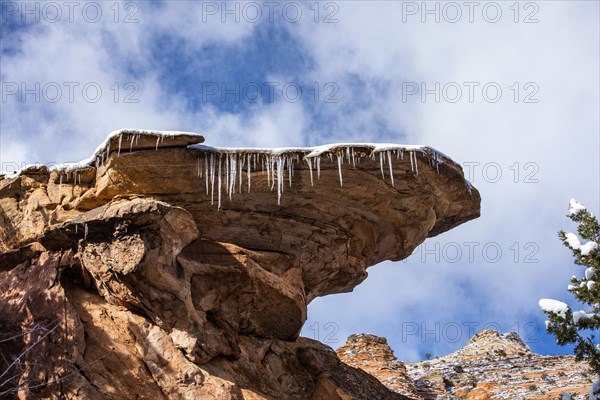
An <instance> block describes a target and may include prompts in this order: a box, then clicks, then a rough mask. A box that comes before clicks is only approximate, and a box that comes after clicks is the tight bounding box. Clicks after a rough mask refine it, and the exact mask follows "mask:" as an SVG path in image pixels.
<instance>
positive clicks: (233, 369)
mask: <svg viewBox="0 0 600 400" xmlns="http://www.w3.org/2000/svg"><path fill="white" fill-rule="evenodd" d="M202 141H203V138H202V137H201V136H199V135H191V134H181V133H176V134H171V133H158V132H139V131H120V132H117V133H115V134H113V135H111V136H109V137H108V139H107V140H106V142H105V143H103V144H102V145H101V146H100V147H99V148H98V150H97V151H96V153H95V154H94V156H93V157H92V158H90V159H89V160H86V161H84V162H81V163H78V164H64V165H59V166H55V167H54V168H48V167H46V166H31V167H27V168H24V169H23V170H22V171H20V173H19V174H17V175H16V176H3V177H0V271H1V272H0V293H2V295H1V297H0V332H2V333H1V334H2V337H1V338H0V351H1V352H2V355H3V356H4V357H3V359H2V360H0V364H1V365H2V367H0V371H3V372H0V374H2V375H1V376H0V393H1V395H0V397H1V396H9V395H10V396H15V397H18V398H23V399H29V398H31V399H34V398H36V399H37V398H67V399H133V398H139V399H160V398H169V399H223V400H225V399H265V400H271V399H288V400H295V399H313V400H325V399H340V400H341V399H344V400H346V399H390V400H393V399H406V398H409V397H406V396H405V395H402V394H400V393H396V392H394V391H393V390H389V389H388V388H386V387H385V386H384V385H383V384H382V383H380V382H379V381H378V380H377V379H375V378H373V377H372V376H370V375H369V374H367V373H366V372H364V371H363V370H361V369H359V368H353V367H351V366H348V365H346V364H344V363H343V362H341V361H340V360H339V358H338V357H337V355H336V353H335V352H334V351H333V350H332V349H331V348H329V347H327V346H325V345H323V344H321V343H319V342H316V341H313V340H309V339H306V338H300V337H299V332H300V329H301V327H302V325H303V323H304V321H305V319H306V307H307V304H308V303H309V302H310V301H311V300H313V299H314V298H315V297H318V296H323V295H327V294H331V293H339V292H345V291H351V290H352V289H353V288H354V287H355V286H356V285H358V284H359V283H360V282H362V281H363V280H364V279H365V278H366V276H367V272H366V269H367V267H369V266H371V265H373V264H375V263H378V262H380V261H383V260H400V259H402V258H405V257H407V256H408V255H410V253H411V252H412V251H413V249H414V248H415V247H416V246H417V245H419V244H420V243H421V242H423V241H424V240H425V239H426V238H427V237H431V236H434V235H437V234H439V233H442V232H444V231H446V230H448V229H451V228H453V227H455V226H457V225H459V224H461V223H464V222H466V221H468V220H470V219H473V218H476V217H478V216H479V203H480V197H479V193H478V192H477V190H476V189H474V188H472V187H471V186H470V184H469V183H468V182H467V181H465V179H464V176H463V173H462V169H461V168H460V166H459V165H457V164H456V163H454V162H453V161H452V160H450V159H449V158H447V157H446V156H444V155H442V154H441V153H439V152H437V151H435V150H433V149H431V148H428V147H406V146H376V145H368V144H352V145H333V146H328V147H321V148H312V149H275V150H226V149H215V148H210V147H206V146H201V145H198V143H201V142H202ZM382 175H383V176H382Z"/></svg>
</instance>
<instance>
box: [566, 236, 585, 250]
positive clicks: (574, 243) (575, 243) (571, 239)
mask: <svg viewBox="0 0 600 400" xmlns="http://www.w3.org/2000/svg"><path fill="white" fill-rule="evenodd" d="M565 238H566V239H567V243H568V244H569V246H571V248H573V249H574V250H577V249H578V248H580V247H581V242H580V241H579V238H578V237H577V235H575V234H574V233H571V232H568V233H566V234H565Z"/></svg>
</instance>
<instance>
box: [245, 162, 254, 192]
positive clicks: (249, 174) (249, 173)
mask: <svg viewBox="0 0 600 400" xmlns="http://www.w3.org/2000/svg"><path fill="white" fill-rule="evenodd" d="M251 157H252V155H251V154H249V155H248V170H247V172H246V174H248V193H250V176H251V174H252V171H250V158H251ZM254 160H255V164H254V168H256V158H254Z"/></svg>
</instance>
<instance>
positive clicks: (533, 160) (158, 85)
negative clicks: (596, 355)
mask: <svg viewBox="0 0 600 400" xmlns="http://www.w3.org/2000/svg"><path fill="white" fill-rule="evenodd" d="M50 3H52V4H54V6H48V4H49V3H48V2H41V3H40V2H29V3H25V2H7V1H2V3H1V5H2V25H1V31H0V33H1V45H2V50H1V51H2V53H1V55H2V59H1V63H0V66H1V71H0V75H1V76H0V78H1V81H2V99H1V102H0V106H1V107H2V110H1V115H0V118H1V119H0V162H1V163H2V169H3V170H11V169H12V168H14V167H15V166H18V165H21V164H23V163H34V162H43V163H52V162H61V161H77V160H79V159H83V158H86V157H87V156H89V154H90V153H91V151H92V150H93V149H94V148H95V147H96V145H97V144H98V143H99V142H100V141H101V140H102V139H103V138H104V136H105V135H106V134H107V133H108V132H111V131H113V130H116V129H120V128H141V129H171V130H190V131H195V132H199V133H202V134H204V135H205V137H206V139H207V141H206V142H207V144H210V145H217V146H227V145H229V146H299V145H317V144H323V143H329V142H339V141H345V142H348V141H366V142H374V141H379V142H396V143H408V144H427V145H431V146H433V147H435V148H437V149H439V150H441V151H443V152H444V153H446V154H448V155H449V156H451V157H452V158H453V159H454V160H456V161H457V162H459V163H461V164H462V165H463V167H465V170H466V175H467V177H468V178H469V179H470V180H471V181H472V182H473V183H474V185H475V186H476V187H477V188H478V189H479V190H480V192H481V195H482V199H483V200H482V216H481V218H480V219H478V220H476V221H472V222H469V223H468V224H465V225H463V226H461V227H459V228H457V229H455V230H453V231H451V232H448V233H446V234H443V235H440V236H438V237H436V238H432V239H429V240H428V241H427V242H426V244H425V246H428V247H426V248H425V249H423V248H420V249H418V250H417V252H416V253H415V254H414V255H413V256H411V257H410V258H409V259H408V260H405V261H402V262H395V263H392V262H384V263H382V264H380V265H377V266H374V267H372V268H371V269H370V270H369V278H368V279H367V280H366V281H365V282H364V283H363V284H361V285H360V286H359V287H357V288H356V289H355V290H354V292H353V293H347V294H340V295H333V296H327V297H325V298H320V299H317V300H315V301H314V302H313V303H312V304H311V305H310V306H309V320H308V321H307V323H306V326H305V328H304V330H303V333H304V335H306V336H309V337H314V338H318V339H321V340H323V341H325V342H328V343H329V344H331V345H333V346H336V345H339V344H342V343H343V342H344V341H345V339H346V336H347V335H349V334H351V333H359V332H371V333H375V334H378V335H381V336H386V337H387V338H388V340H389V341H390V343H391V344H392V346H393V347H394V350H395V353H396V355H397V356H398V357H399V358H401V359H404V360H407V361H410V360H417V359H421V358H423V355H424V354H425V353H426V352H429V353H432V354H434V355H443V354H445V353H448V352H450V351H453V350H455V349H457V348H459V347H461V346H463V345H464V344H465V343H466V341H467V340H468V339H469V336H470V334H471V333H472V332H473V330H475V331H477V330H479V329H481V328H482V327H499V328H500V329H501V330H503V331H508V330H516V331H518V332H519V333H520V334H521V336H522V337H524V338H525V339H526V342H527V343H528V344H529V345H530V346H531V347H532V348H533V349H534V350H535V351H538V352H541V353H562V352H570V350H569V349H564V348H558V347H557V346H555V345H554V343H553V340H552V337H550V336H548V335H546V333H545V332H544V327H543V321H544V315H543V313H542V312H541V311H540V310H539V308H538V305H537V300H538V299H539V298H541V297H553V298H557V299H560V300H563V301H566V302H567V303H569V304H571V305H572V306H573V307H574V308H577V305H576V304H574V303H573V299H572V298H571V297H570V295H569V293H567V292H566V285H567V284H568V280H569V277H570V276H571V275H573V274H577V275H580V274H582V273H583V270H579V269H578V268H579V267H576V266H574V265H573V264H572V262H571V261H572V260H571V257H570V254H569V252H568V251H567V250H566V249H564V248H563V247H562V245H561V244H560V242H559V241H558V239H557V236H556V232H557V231H558V230H559V229H561V228H562V229H566V230H574V229H575V227H574V226H572V225H571V224H570V222H569V220H568V219H567V218H566V217H565V214H566V210H567V205H568V201H569V199H570V198H571V197H575V198H577V199H578V200H579V201H581V202H583V203H584V204H586V205H587V206H588V207H589V208H590V209H592V210H594V211H595V212H596V213H597V212H598V211H599V210H600V207H599V199H600V193H599V184H598V182H599V181H600V177H599V170H600V166H599V161H598V160H599V147H600V143H599V137H600V134H599V132H600V127H599V118H600V117H599V111H598V110H599V109H600V101H599V93H600V85H599V78H598V75H599V74H598V71H599V68H600V66H599V53H598V51H599V50H598V48H597V44H598V38H599V27H598V21H599V18H598V15H599V9H598V3H597V2H588V1H580V2H577V1H569V2H567V1H552V2H528V3H518V4H517V6H516V7H515V5H514V2H478V3H477V5H476V6H474V8H473V9H469V8H467V7H466V6H465V5H464V3H462V2H458V3H448V2H428V3H427V10H424V9H422V3H421V2H400V1H398V2H394V1H381V2H377V1H371V2H367V1H347V2H340V1H338V2H320V3H316V7H315V3H312V2H309V3H294V2H274V3H270V4H273V5H272V6H268V5H267V3H263V2H229V3H227V4H228V5H227V6H226V7H229V8H228V10H230V11H231V10H233V11H231V12H230V13H228V12H227V10H225V9H224V8H223V7H224V5H223V3H222V2H189V1H162V2H159V1H152V2H136V1H133V2H120V3H114V2H112V1H110V2H101V1H100V2H77V4H76V5H75V6H74V8H73V9H69V8H68V7H67V6H65V5H64V3H63V2H50ZM115 4H116V6H115ZM52 7H54V8H52ZM236 7H237V8H236ZM269 7H274V8H272V9H269ZM27 10H29V11H27ZM317 10H318V11H317ZM257 11H259V12H260V13H261V17H260V18H258V17H257V15H258V14H256V12H257ZM298 11H300V14H299V13H298ZM270 13H272V15H270ZM436 18H437V20H436ZM36 85H37V86H36ZM15 88H16V89H15ZM70 88H72V89H73V92H72V96H70V94H71V93H69V90H70ZM84 88H85V91H84V90H83V89H84ZM21 89H25V90H28V91H29V93H28V94H25V95H24V96H23V95H22V93H21V92H20V90H21ZM99 91H100V92H101V94H100V92H99ZM22 96H23V97H22ZM36 96H38V97H39V101H38V99H37V98H36ZM70 97H71V98H70ZM436 246H437V247H436ZM436 248H437V249H438V250H435V249H436ZM428 249H429V251H428ZM431 249H434V250H433V252H432V251H431ZM470 250H473V253H472V254H471V253H469V251H470ZM498 250H500V251H501V254H499V255H496V253H495V252H497V251H498ZM457 252H460V253H457ZM434 253H435V254H438V255H440V257H439V259H436V258H435V254H434ZM336 340H337V342H335V341H336Z"/></svg>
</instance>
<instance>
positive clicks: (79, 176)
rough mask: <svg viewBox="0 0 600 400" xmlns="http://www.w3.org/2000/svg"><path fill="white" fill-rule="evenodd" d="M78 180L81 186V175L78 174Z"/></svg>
mask: <svg viewBox="0 0 600 400" xmlns="http://www.w3.org/2000/svg"><path fill="white" fill-rule="evenodd" d="M77 179H78V180H79V184H80V185H81V174H77Z"/></svg>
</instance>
